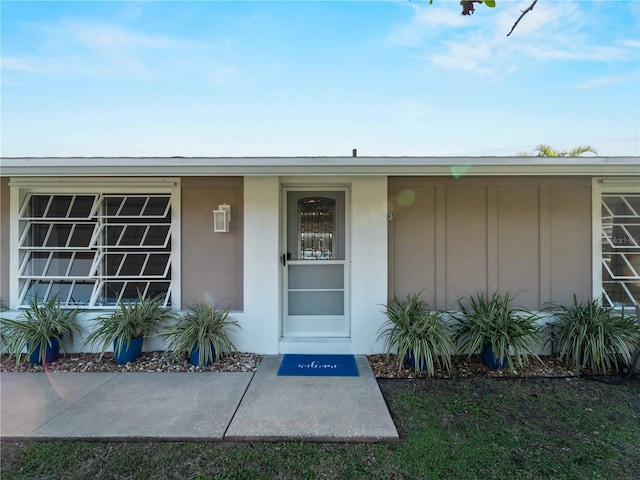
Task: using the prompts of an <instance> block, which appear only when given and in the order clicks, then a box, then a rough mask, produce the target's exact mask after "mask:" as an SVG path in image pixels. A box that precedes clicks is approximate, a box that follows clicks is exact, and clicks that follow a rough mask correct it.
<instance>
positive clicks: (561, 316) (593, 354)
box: [546, 295, 640, 375]
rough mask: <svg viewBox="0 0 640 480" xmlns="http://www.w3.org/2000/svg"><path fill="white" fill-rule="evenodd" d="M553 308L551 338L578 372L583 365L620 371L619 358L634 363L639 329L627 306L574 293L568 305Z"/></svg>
mask: <svg viewBox="0 0 640 480" xmlns="http://www.w3.org/2000/svg"><path fill="white" fill-rule="evenodd" d="M551 308H552V312H553V318H554V320H552V321H551V322H550V323H549V324H547V327H546V329H547V332H548V333H549V341H550V342H552V345H553V347H554V350H555V353H557V354H558V356H559V357H560V358H561V359H564V360H567V361H569V362H570V363H572V364H573V365H574V367H575V372H576V375H579V374H580V369H581V368H582V367H588V368H590V369H592V370H593V371H594V372H596V373H607V372H611V371H616V372H617V371H618V360H621V361H622V362H623V363H625V364H627V365H628V364H629V363H631V352H632V351H633V349H634V347H636V346H637V345H638V344H639V342H640V339H639V338H638V335H639V333H640V332H639V331H638V326H637V324H636V322H635V321H634V319H633V317H632V316H631V315H626V314H625V312H624V308H623V309H621V310H620V311H618V310H616V309H615V308H613V307H605V306H603V305H601V303H600V302H599V301H598V300H597V299H593V300H589V301H586V302H578V299H577V297H576V296H575V295H574V296H573V302H572V303H571V305H569V306H568V307H565V306H552V307H551Z"/></svg>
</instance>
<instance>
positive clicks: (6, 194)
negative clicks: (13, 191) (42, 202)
mask: <svg viewBox="0 0 640 480" xmlns="http://www.w3.org/2000/svg"><path fill="white" fill-rule="evenodd" d="M9 199H10V189H9V179H8V178H0V300H2V301H3V302H4V303H5V304H6V303H8V302H9V298H10V292H9V258H10V255H11V249H10V248H9V244H10V242H9V238H10V237H9V219H10V217H11V215H10V208H9V207H10V201H9Z"/></svg>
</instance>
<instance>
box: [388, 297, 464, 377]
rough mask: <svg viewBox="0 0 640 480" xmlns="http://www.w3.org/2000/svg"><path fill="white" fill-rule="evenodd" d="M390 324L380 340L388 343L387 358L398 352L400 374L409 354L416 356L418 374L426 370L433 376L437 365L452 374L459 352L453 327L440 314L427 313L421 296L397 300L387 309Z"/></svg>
mask: <svg viewBox="0 0 640 480" xmlns="http://www.w3.org/2000/svg"><path fill="white" fill-rule="evenodd" d="M385 313H386V315H387V320H386V321H385V322H384V323H383V324H382V326H381V327H380V330H379V331H378V340H380V339H384V342H385V349H386V353H387V355H389V354H390V353H391V351H392V350H393V349H394V348H395V349H396V350H397V359H398V370H401V369H402V365H403V362H404V359H405V357H406V356H407V354H413V356H414V359H415V367H414V369H415V370H419V369H421V368H422V367H424V369H425V370H426V372H427V375H428V376H430V377H431V376H433V375H434V373H435V367H436V365H437V366H438V367H440V368H442V369H443V370H445V371H447V372H448V371H450V370H451V356H452V355H453V354H454V352H455V345H454V343H453V336H452V332H451V329H450V327H449V326H448V325H447V324H446V323H445V322H444V320H443V313H442V312H440V311H427V310H425V309H424V305H423V303H422V300H420V294H419V293H417V294H409V295H407V297H406V299H405V300H399V299H397V298H396V299H394V301H393V302H392V303H391V304H390V305H385Z"/></svg>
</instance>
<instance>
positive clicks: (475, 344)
mask: <svg viewBox="0 0 640 480" xmlns="http://www.w3.org/2000/svg"><path fill="white" fill-rule="evenodd" d="M512 301H513V298H512V297H511V295H510V294H509V293H508V292H507V293H505V294H504V295H501V294H500V293H498V292H494V293H492V294H491V296H490V297H489V295H488V294H486V293H484V292H478V293H476V294H475V295H473V296H471V297H470V298H469V300H468V303H465V301H464V299H460V300H459V301H458V307H459V312H458V313H457V314H454V318H455V319H456V321H457V325H456V327H455V338H456V341H457V342H458V344H459V346H460V349H461V351H463V352H467V354H468V355H469V356H470V355H473V354H478V353H480V352H481V351H482V348H483V346H485V345H489V346H491V349H492V351H493V356H494V360H495V361H496V362H500V361H501V360H502V359H503V358H506V359H507V364H508V366H509V368H510V369H511V370H515V366H516V365H517V366H523V365H525V364H527V362H528V361H529V357H530V356H533V357H534V358H536V359H538V360H540V357H538V355H537V354H536V353H535V352H536V350H537V348H538V346H539V344H540V335H541V329H540V327H539V326H538V325H537V321H538V319H539V318H540V317H539V316H538V315H535V314H534V313H532V312H529V311H528V310H525V309H521V308H514V307H512V306H511V304H512ZM540 361H541V360H540Z"/></svg>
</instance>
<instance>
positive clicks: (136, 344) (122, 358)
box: [113, 337, 144, 365]
mask: <svg viewBox="0 0 640 480" xmlns="http://www.w3.org/2000/svg"><path fill="white" fill-rule="evenodd" d="M119 343H120V342H119V341H118V340H115V341H114V342H113V354H114V357H115V359H116V363H117V364H118V365H124V364H126V363H128V362H135V361H136V360H137V359H138V357H140V354H141V353H142V344H143V343H144V337H138V338H134V339H133V340H130V341H128V342H124V343H123V344H122V349H121V350H120V352H118V345H119Z"/></svg>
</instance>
